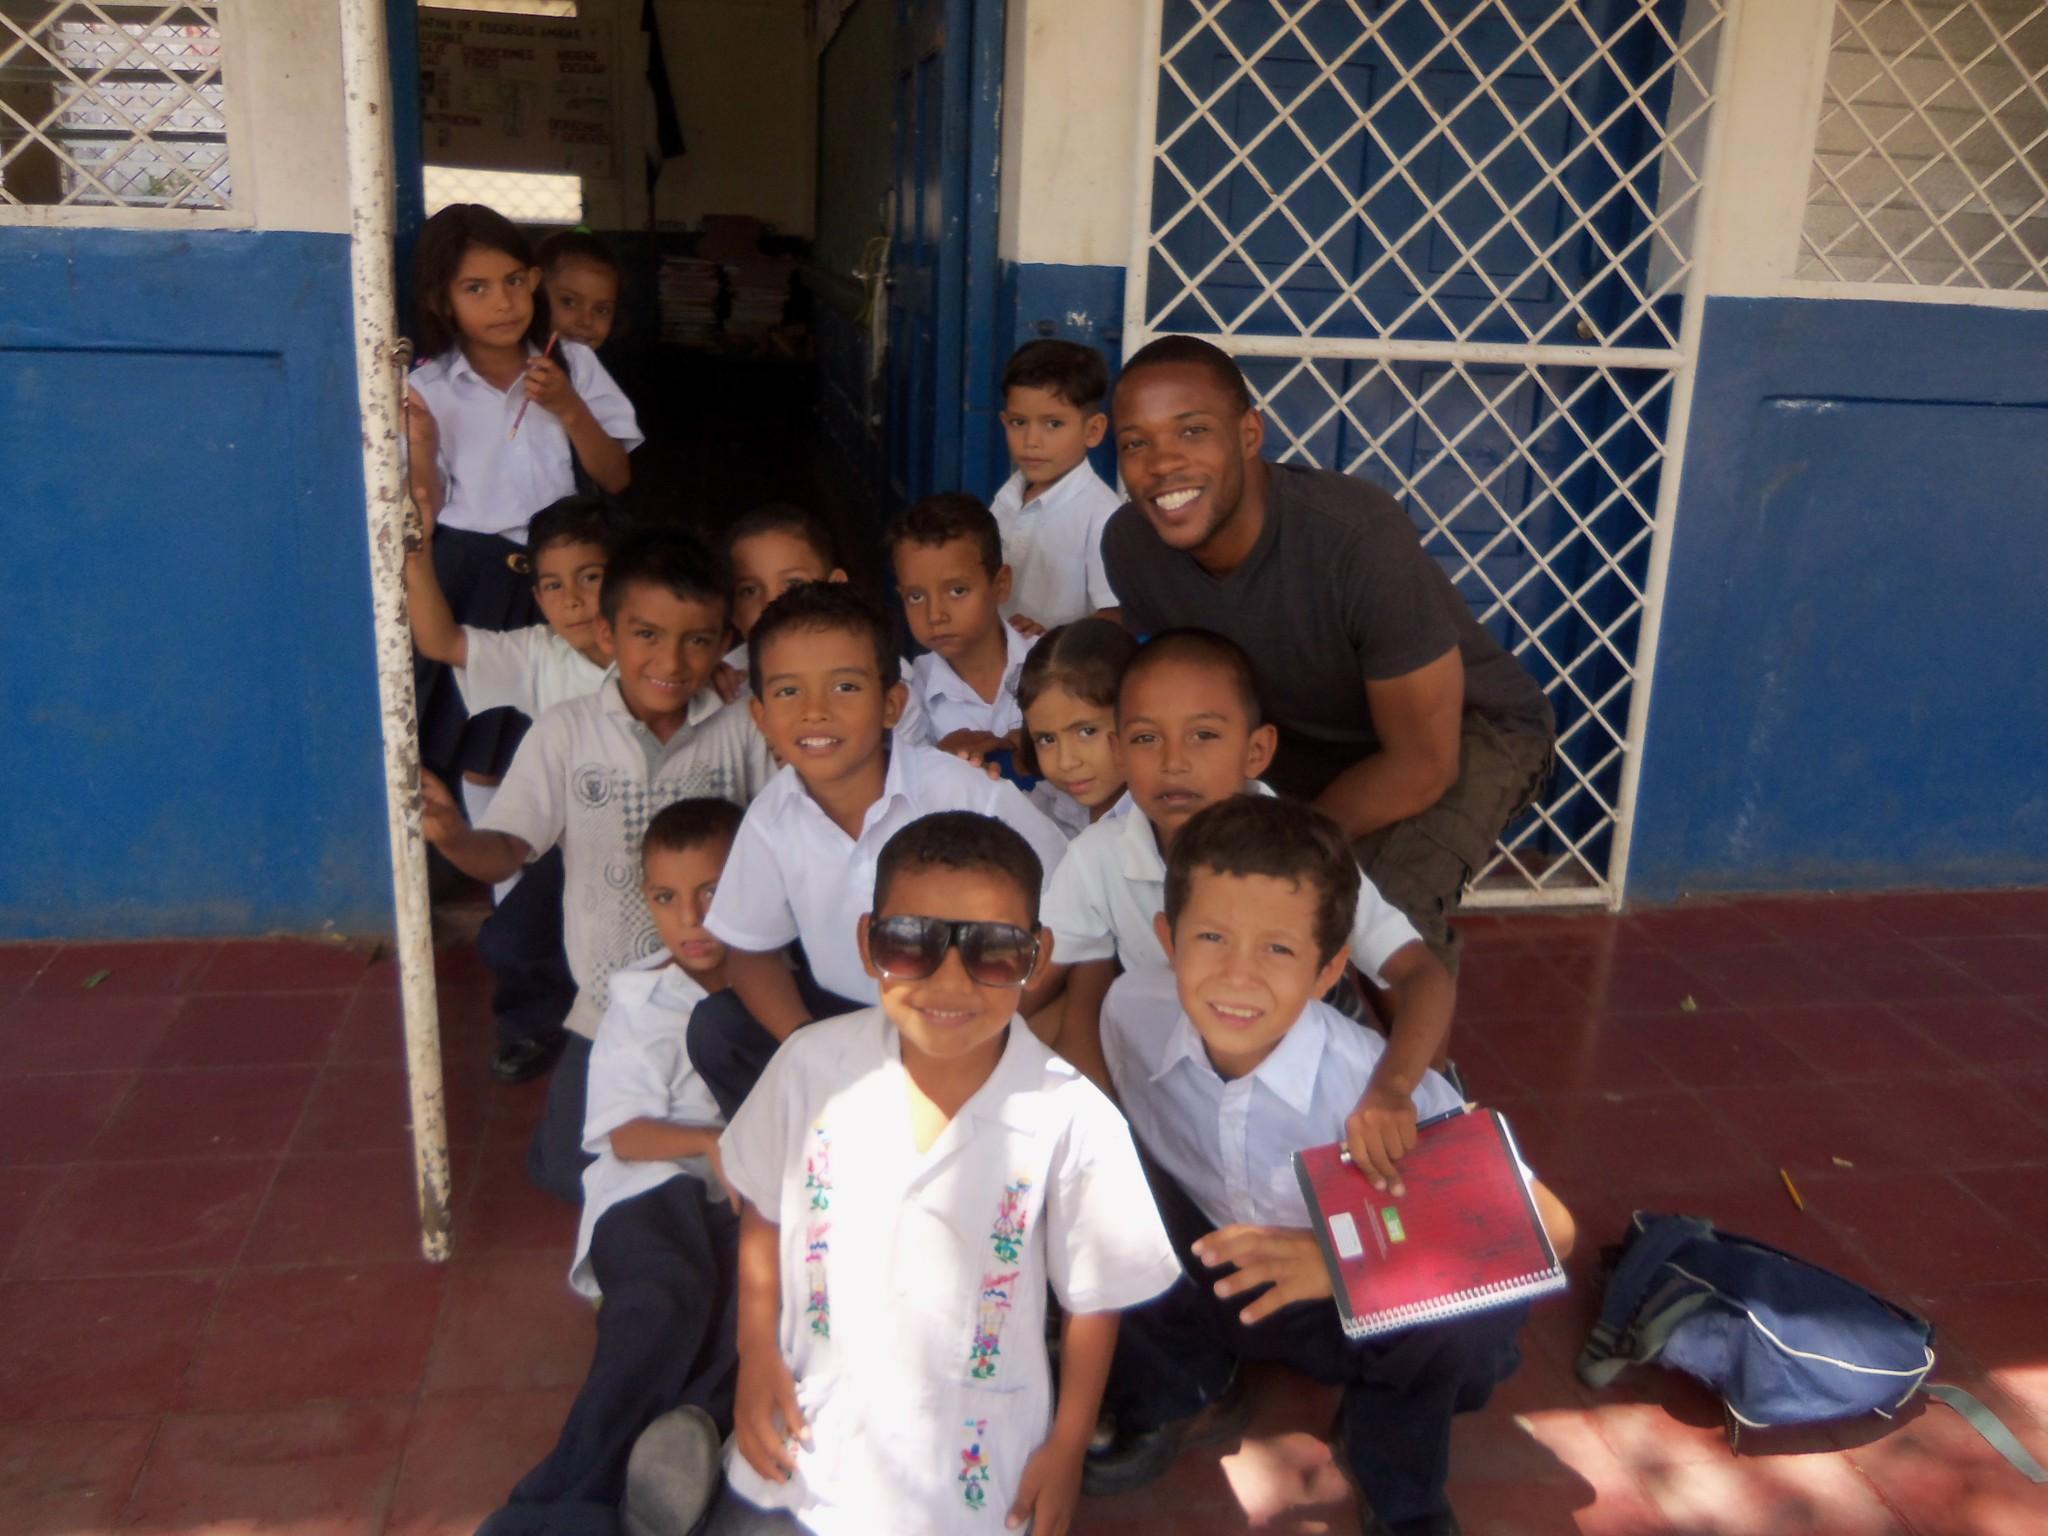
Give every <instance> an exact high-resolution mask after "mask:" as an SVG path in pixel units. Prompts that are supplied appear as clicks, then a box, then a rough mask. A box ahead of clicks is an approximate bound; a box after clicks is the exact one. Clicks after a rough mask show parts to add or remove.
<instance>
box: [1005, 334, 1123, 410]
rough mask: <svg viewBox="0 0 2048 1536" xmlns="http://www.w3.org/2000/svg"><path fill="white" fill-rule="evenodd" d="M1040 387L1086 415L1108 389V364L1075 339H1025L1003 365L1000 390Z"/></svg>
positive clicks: (1099, 406)
mask: <svg viewBox="0 0 2048 1536" xmlns="http://www.w3.org/2000/svg"><path fill="white" fill-rule="evenodd" d="M1013 389H1042V390H1044V391H1046V393H1048V394H1051V395H1055V396H1057V397H1058V398H1059V399H1062V400H1064V401H1066V402H1067V404H1069V405H1071V406H1072V407H1074V409H1075V410H1077V411H1084V412H1087V413H1088V414H1090V415H1093V414H1094V413H1095V412H1097V411H1099V410H1101V409H1102V399H1103V396H1105V395H1107V394H1108V393H1109V365H1108V364H1107V363H1105V362H1104V361H1103V360H1102V354H1101V353H1100V352H1098V351H1096V350H1095V349H1094V348H1093V347H1084V346H1082V345H1081V343H1080V342H1078V341H1053V340H1046V341H1027V342H1025V343H1024V345H1023V346H1021V347H1019V348H1018V349H1017V350H1016V351H1014V352H1012V353H1011V354H1010V360H1009V362H1007V363H1005V364H1004V365H1003V393H1004V394H1005V395H1007V394H1009V392H1010V391H1011V390H1013Z"/></svg>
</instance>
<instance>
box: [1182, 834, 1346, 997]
mask: <svg viewBox="0 0 2048 1536" xmlns="http://www.w3.org/2000/svg"><path fill="white" fill-rule="evenodd" d="M1198 870H1207V871H1209V872H1210V873H1211V874H1217V875H1265V876H1267V877H1268V878H1270V879H1274V880H1291V881H1293V882H1294V883H1295V885H1297V886H1307V887H1309V888H1310V889H1311V890H1313V891H1314V892H1315V893H1316V950H1317V952H1318V953H1317V957H1316V963H1317V964H1318V965H1328V964H1329V963H1330V957H1331V956H1332V955H1334V954H1336V953H1337V951H1338V950H1339V949H1342V948H1343V947H1344V945H1345V944H1346V943H1348V942H1349V941H1350V938H1351V924H1352V922H1353V920H1354V919H1355V918H1356V917H1357V915H1358V889H1359V881H1360V880H1361V879H1362V878H1363V877H1362V876H1361V875H1360V874H1359V872H1358V859H1357V857H1356V856H1355V855H1354V854H1353V853H1352V852H1351V845H1350V844H1349V843H1347V842H1345V841H1344V834H1343V833H1342V832H1340V831H1339V830H1338V829H1337V824H1336V823H1335V822H1334V821H1332V820H1330V818H1329V817H1327V816H1325V815H1324V814H1323V813H1322V812H1321V811H1319V810H1317V809H1316V808H1315V807H1314V806H1312V805H1304V804H1302V803H1301V802H1300V801H1298V800H1283V799H1280V798H1279V797H1277V796H1274V795H1232V796H1231V797H1230V798H1229V799H1228V800H1218V801H1217V802H1216V803H1215V804H1214V805H1211V806H1208V807H1206V808H1204V809H1203V810H1200V811H1197V812H1196V813H1195V814H1194V815H1193V816H1190V817H1189V818H1188V822H1187V825H1186V826H1184V827H1182V828H1181V829H1180V835H1179V836H1178V837H1176V838H1175V839H1174V840H1173V852H1172V853H1171V854H1169V855H1168V856H1167V860H1166V921H1167V922H1168V923H1169V924H1177V923H1178V922H1179V921H1180V914H1181V913H1182V911H1183V910H1185V909H1186V907H1187V904H1188V894H1189V892H1190V891H1191V890H1192V889H1193V888H1194V880H1195V874H1196V872H1197V871H1198Z"/></svg>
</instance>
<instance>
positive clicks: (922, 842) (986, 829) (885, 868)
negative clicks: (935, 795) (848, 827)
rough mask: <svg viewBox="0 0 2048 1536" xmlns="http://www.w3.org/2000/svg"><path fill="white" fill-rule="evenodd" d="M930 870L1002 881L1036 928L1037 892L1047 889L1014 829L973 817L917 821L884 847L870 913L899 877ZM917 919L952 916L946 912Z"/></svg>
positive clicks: (947, 815)
mask: <svg viewBox="0 0 2048 1536" xmlns="http://www.w3.org/2000/svg"><path fill="white" fill-rule="evenodd" d="M934 866H936V867H938V868H940V869H957V870H971V871H974V872H976V873H987V874H994V875H1001V876H1003V877H1004V878H1005V879H1007V880H1010V881H1012V882H1013V883H1014V884H1015V885H1016V887H1017V890H1018V892H1019V893H1020V894H1021V895H1022V896H1023V897H1024V905H1025V908H1026V910H1028V911H1029V912H1030V914H1031V926H1032V927H1033V928H1036V927H1037V926H1038V892H1039V887H1040V886H1041V885H1043V884H1044V883H1045V866H1044V865H1043V864H1041V863H1039V862H1038V855H1037V854H1036V853H1034V852H1032V850H1031V845H1030V844H1029V843H1027V842H1025V841H1024V838H1023V836H1022V834H1021V833H1019V832H1018V831H1017V830H1016V828H1014V827H1011V826H1009V825H1008V824H1007V823H1004V822H1000V821H998V820H996V819H995V817H993V816H982V815H978V814H976V813H975V812H973V811H934V812H933V813H932V814H931V815H929V816H920V817H918V818H917V820H915V821H913V822H911V823H910V824H909V825H908V826H906V827H903V828H901V829H900V830H899V831H898V832H897V833H896V835H895V836H894V837H892V838H890V839H889V841H888V842H886V843H885V844H883V845H882V855H881V857H880V858H879V859H878V860H876V862H875V905H874V910H875V911H877V912H879V911H881V910H882V905H883V903H884V902H886V901H887V900H888V899H889V887H890V886H891V885H893V884H894V883H895V881H896V877H897V876H898V875H900V874H903V873H906V872H907V871H910V870H917V869H931V868H933V867H934ZM918 915H919V916H923V917H949V916H951V914H950V913H946V912H925V913H920V914H918Z"/></svg>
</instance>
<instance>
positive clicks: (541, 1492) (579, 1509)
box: [482, 799, 740, 1536]
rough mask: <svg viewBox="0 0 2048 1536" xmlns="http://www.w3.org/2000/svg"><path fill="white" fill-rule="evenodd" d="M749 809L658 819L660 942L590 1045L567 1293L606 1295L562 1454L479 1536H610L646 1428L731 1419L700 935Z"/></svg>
mask: <svg viewBox="0 0 2048 1536" xmlns="http://www.w3.org/2000/svg"><path fill="white" fill-rule="evenodd" d="M739 824H740V809H739V807H738V806H736V805H734V804H733V803H732V802H731V801H729V800H711V799H698V800H678V801H677V802H676V803H675V804H674V805H671V806H669V807H668V808H667V809H665V810H663V811H662V812H661V814H660V815H658V816H656V817H655V818H654V820H653V821H651V822H649V823H648V824H647V841H646V845H645V847H644V849H643V851H642V866H641V870H642V881H641V894H642V895H643V896H644V898H645V900H646V903H647V909H648V912H649V914H650V915H651V916H652V918H653V920H654V928H655V932H656V933H657V934H659V936H660V938H661V942H662V946H663V947H662V950H661V952H660V953H659V954H656V955H653V956H650V957H649V958H648V959H646V960H643V961H640V962H637V963H636V964H634V965H631V966H629V967H627V968H626V969H625V970H623V971H619V972H617V973H616V974H614V975H613V977H612V980H611V1006H610V1007H609V1008H607V1009H606V1010H605V1014H604V1021H603V1022H602V1023H601V1024H599V1025H598V1030H597V1043H596V1045H595V1046H594V1047H592V1049H591V1053H590V1101H589V1109H588V1111H587V1113H586V1115H585V1118H584V1122H583V1145H584V1149H585V1150H586V1151H588V1152H589V1153H591V1154H592V1156H593V1157H595V1159H596V1161H595V1162H593V1163H591V1165H590V1166H589V1167H588V1168H586V1169H584V1171H583V1190H584V1195H583V1221H582V1225H581V1226H580V1227H579V1228H578V1230H577V1234H576V1258H575V1261H574V1262H573V1263H572V1264H571V1266H570V1270H569V1283H570V1284H571V1285H573V1286H574V1287H575V1288H576V1289H577V1290H578V1291H580V1292H582V1293H583V1294H584V1295H585V1296H589V1297H592V1298H596V1297H599V1296H602V1297H603V1305H602V1307H601V1308H600V1309H599V1311H598V1314H597V1349H596V1353H595V1354H594V1356H593V1357H592V1359H591V1363H590V1371H589V1373H588V1375H586V1376H585V1378H584V1381H583V1387H582V1390H581V1391H580V1392H578V1393H577V1395H576V1401H575V1402H574V1403H573V1404H572V1405H571V1406H570V1409H569V1417H568V1420H567V1422H566V1423H565V1424H564V1425H563V1426H562V1433H561V1435H560V1437H559V1438H558V1439H557V1440H556V1442H555V1448H554V1449H553V1450H552V1451H551V1452H550V1453H549V1454H548V1456H547V1457H546V1459H545V1460H543V1461H542V1462H541V1463H540V1465H539V1466H537V1467H535V1468H534V1469H533V1470H532V1471H531V1472H529V1473H527V1474H526V1476H525V1477H523V1478H521V1479H520V1480H519V1483H518V1486H516V1487H515V1488H514V1489H513V1490H512V1495H511V1498H510V1500H509V1501H508V1502H507V1504H506V1506H505V1507H504V1508H503V1509H501V1510H499V1511H498V1512H497V1514H495V1515H493V1516H492V1517H491V1518H490V1519H489V1520H487V1521H486V1522H485V1523H484V1525H483V1528H482V1532H483V1536H529V1533H530V1536H574V1533H576V1532H578V1531H580V1530H583V1529H585V1528H586V1527H587V1528H589V1529H591V1530H593V1531H597V1532H602V1533H605V1536H610V1533H612V1532H613V1531H614V1530H615V1529H616V1523H617V1519H618V1505H619V1501H620V1498H621V1496H622V1495H623V1494H624V1492H625V1484H626V1475H627V1461H628V1457H629V1455H630V1453H631V1452H632V1449H633V1442H634V1441H635V1440H636V1439H638V1438H639V1435H640V1432H641V1431H642V1430H644V1429H645V1428H646V1427H647V1426H648V1425H649V1424H651V1423H652V1422H653V1421H654V1420H655V1419H656V1418H658V1417H659V1416H660V1415H662V1414H664V1413H668V1412H671V1411H673V1410H675V1409H677V1408H680V1407H682V1406H684V1405H685V1404H689V1405H693V1406H694V1407H695V1408H697V1409H698V1410H699V1411H701V1412H703V1413H705V1414H707V1415H708V1416H709V1417H710V1419H711V1421H712V1422H713V1423H714V1424H715V1425H717V1426H719V1427H720V1428H721V1429H722V1428H723V1427H725V1426H728V1425H730V1423H731V1422H732V1389H733V1380H734V1374H735V1371H736V1368H737V1364H738V1356H737V1355H736V1353H735V1352H734V1343H733V1339H734V1328H735V1324H736V1321H737V1316H738V1313H737V1306H736V1292H735V1289H734V1284H733V1278H734V1266H735V1264H736V1262H737V1258H738V1252H739V1217H738V1213H737V1212H736V1211H735V1210H734V1208H733V1206H732V1204H731V1202H730V1201H729V1200H728V1199H727V1197H726V1193H725V1188H724V1186H723V1184H721V1183H720V1182H719V1180H718V1177H717V1174H716V1171H715V1169H714V1166H713V1159H714V1156H715V1153H716V1150H717V1143H718V1134H719V1131H720V1130H721V1129H722V1127H723V1123H724V1121H723V1117H722V1116H721V1115H720V1114H719V1113H718V1106H717V1105H716V1104H715V1103H713V1102H712V1099H711V1096H710V1094H708V1093H706V1092H705V1091H704V1085H703V1084H702V1083H700V1082H698V1081H697V1075H696V1074H695V1073H694V1072H692V1071H691V1070H690V1059H689V1057H688V1055H687V1054H685V1052H684V1050H683V1030H684V1027H685V1026H686V1025H687V1024H688V1023H689V1021H690V1010H691V1009H693V1008H694V1007H696V1005H697V1004H698V1003H700V1002H702V1001H703V1000H704V998H705V997H706V996H707V995H708V994H709V993H711V992H715V991H718V990H719V989H721V988H722V987H723V986H724V985H725V946H724V945H723V944H721V943H719V942H718V940H717V939H715V938H713V937H712V936H711V934H710V933H709V932H707V931H706V930H705V928H704V914H705V913H706V912H708V911H709V910H710V907H711V893H712V891H713V890H714V889H716V887H717V884H718V876H719V873H720V871H721V870H722V869H723V868H724V867H725V858H726V854H727V853H728V852H729V851H730V850H731V847H732V836H733V833H734V832H736V831H738V830H739Z"/></svg>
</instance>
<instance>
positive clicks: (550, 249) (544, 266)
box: [534, 229, 620, 277]
mask: <svg viewBox="0 0 2048 1536" xmlns="http://www.w3.org/2000/svg"><path fill="white" fill-rule="evenodd" d="M565 261H587V262H589V263H590V264H591V265H592V266H593V267H603V268H605V269H606V270H608V271H609V272H610V273H611V274H612V276H613V277H617V276H619V275H620V272H619V258H618V257H616V256H614V255H613V254H612V248H611V247H610V246H608V245H606V244H605V243H604V242H603V241H602V240H600V239H598V238H597V236H595V235H593V234H592V233H591V232H590V231H589V230H587V229H558V230H556V231H555V232H554V233H553V234H551V235H549V236H548V237H547V239H545V240H543V241H541V243H540V249H539V250H537V251H535V252H534V265H535V266H537V267H539V268H540V269H541V271H542V272H548V273H551V272H553V271H554V270H555V268H556V267H558V266H560V265H561V264H562V263H563V262H565Z"/></svg>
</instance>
